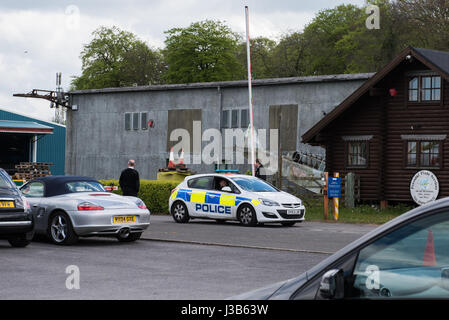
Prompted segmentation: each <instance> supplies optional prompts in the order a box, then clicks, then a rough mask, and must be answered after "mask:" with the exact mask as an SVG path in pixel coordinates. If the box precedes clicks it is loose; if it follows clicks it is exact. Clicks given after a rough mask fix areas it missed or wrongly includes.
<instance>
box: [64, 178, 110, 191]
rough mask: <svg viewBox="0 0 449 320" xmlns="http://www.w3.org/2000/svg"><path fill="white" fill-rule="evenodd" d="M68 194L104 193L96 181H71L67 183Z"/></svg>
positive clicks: (101, 186)
mask: <svg viewBox="0 0 449 320" xmlns="http://www.w3.org/2000/svg"><path fill="white" fill-rule="evenodd" d="M66 185H67V189H68V190H69V192H92V191H97V192H105V191H106V190H105V189H104V187H103V185H102V184H101V183H99V182H96V181H72V182H67V183H66Z"/></svg>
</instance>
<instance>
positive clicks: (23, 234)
mask: <svg viewBox="0 0 449 320" xmlns="http://www.w3.org/2000/svg"><path fill="white" fill-rule="evenodd" d="M33 227H34V226H33V217H32V214H31V209H30V205H29V204H28V201H27V200H26V199H25V197H23V196H22V194H21V192H20V191H19V189H18V188H17V186H16V185H15V183H14V182H13V181H12V180H11V178H10V177H9V175H8V174H7V173H6V171H5V170H3V169H0V239H2V240H8V242H9V243H10V244H11V245H12V246H13V247H26V246H27V245H28V244H29V243H30V241H31V239H32V238H33Z"/></svg>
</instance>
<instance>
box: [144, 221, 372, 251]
mask: <svg viewBox="0 0 449 320" xmlns="http://www.w3.org/2000/svg"><path fill="white" fill-rule="evenodd" d="M150 223H151V225H150V227H149V228H148V229H147V231H146V232H145V233H144V235H143V237H144V238H146V239H153V240H159V239H160V240H171V241H180V242H186V243H197V244H202V243H205V244H220V245H227V246H238V247H254V248H266V249H278V250H286V251H293V252H311V253H326V254H330V253H334V252H336V251H338V250H339V249H341V248H343V247H344V246H345V245H346V244H348V243H350V242H352V241H354V240H356V239H358V238H360V237H361V236H363V235H364V234H366V233H368V232H369V231H371V230H373V229H374V228H376V226H375V225H368V224H347V223H346V224H345V223H334V222H329V223H320V222H308V221H304V222H302V223H297V224H296V225H295V226H293V227H283V226H282V225H280V224H265V225H263V226H257V227H253V228H252V227H244V226H241V225H240V224H239V223H238V222H234V221H229V222H225V223H217V222H216V221H215V220H199V219H194V220H190V222H189V223H186V224H180V223H176V222H174V220H173V219H172V217H171V216H156V215H153V216H151V219H150Z"/></svg>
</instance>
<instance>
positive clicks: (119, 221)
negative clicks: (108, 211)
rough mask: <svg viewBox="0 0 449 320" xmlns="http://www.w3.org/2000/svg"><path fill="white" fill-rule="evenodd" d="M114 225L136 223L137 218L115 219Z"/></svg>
mask: <svg viewBox="0 0 449 320" xmlns="http://www.w3.org/2000/svg"><path fill="white" fill-rule="evenodd" d="M113 221H114V223H134V222H136V217H135V216H124V217H114V219H113Z"/></svg>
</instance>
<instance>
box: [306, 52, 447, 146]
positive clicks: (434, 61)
mask: <svg viewBox="0 0 449 320" xmlns="http://www.w3.org/2000/svg"><path fill="white" fill-rule="evenodd" d="M408 56H411V57H413V58H416V59H417V60H418V61H420V62H421V63H423V64H424V65H425V66H427V67H428V68H429V69H431V70H433V71H435V72H437V73H438V74H440V75H441V76H442V77H443V78H444V79H446V80H447V81H449V52H443V51H437V50H430V49H419V48H413V47H408V48H406V49H404V50H402V51H401V52H400V53H399V54H398V55H397V56H396V58H394V59H393V60H392V61H390V62H389V63H388V64H387V65H386V66H384V67H383V68H382V69H381V70H380V71H379V72H377V73H376V74H374V76H372V77H371V78H370V79H369V80H367V81H366V82H365V83H364V84H363V85H362V86H361V87H360V88H358V89H357V90H356V91H354V92H353V93H352V94H351V95H350V96H349V97H347V98H346V99H345V100H344V101H343V102H342V103H341V104H340V105H338V106H337V107H335V108H334V109H333V110H332V111H331V112H329V113H328V114H327V115H326V116H325V117H323V118H322V119H321V120H320V121H318V123H316V124H315V125H314V126H313V127H312V128H310V129H309V130H308V131H307V132H306V133H304V134H303V136H302V142H304V143H314V142H316V141H314V140H315V138H316V136H317V135H318V134H319V133H320V132H321V131H322V130H323V129H324V128H326V127H327V126H328V125H329V124H330V123H332V122H333V121H334V120H335V119H336V118H337V117H338V116H339V115H340V114H342V113H343V112H344V111H346V110H347V109H348V108H349V107H350V106H351V105H352V104H354V103H355V102H356V101H357V100H358V99H360V98H361V97H362V96H363V95H364V94H365V93H366V92H367V91H368V90H369V89H371V88H372V87H373V86H374V85H376V84H377V83H378V82H379V81H381V80H382V79H383V78H385V76H387V75H388V74H389V73H390V72H391V71H392V70H393V69H394V68H396V67H397V66H398V65H399V64H400V63H401V62H403V61H404V59H407V57H408Z"/></svg>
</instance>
